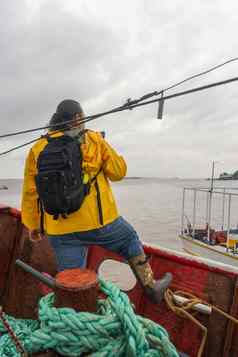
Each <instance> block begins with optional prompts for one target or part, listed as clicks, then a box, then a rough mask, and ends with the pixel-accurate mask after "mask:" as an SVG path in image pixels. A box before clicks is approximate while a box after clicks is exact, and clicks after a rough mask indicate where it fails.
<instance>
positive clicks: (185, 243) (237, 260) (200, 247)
mask: <svg viewBox="0 0 238 357" xmlns="http://www.w3.org/2000/svg"><path fill="white" fill-rule="evenodd" d="M179 238H180V240H181V242H182V247H183V250H184V251H185V252H186V253H189V254H192V255H194V256H198V257H204V258H207V259H211V260H214V261H218V262H221V263H223V264H229V265H233V266H236V267H238V256H237V255H231V254H228V253H226V252H225V250H224V248H221V249H220V250H219V248H220V247H216V246H211V245H208V244H205V243H203V242H200V241H198V240H195V239H193V238H191V237H186V236H182V235H181V236H180V237H179Z"/></svg>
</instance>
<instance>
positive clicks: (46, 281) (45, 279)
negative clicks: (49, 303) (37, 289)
mask: <svg viewBox="0 0 238 357" xmlns="http://www.w3.org/2000/svg"><path fill="white" fill-rule="evenodd" d="M15 263H16V265H17V266H19V267H20V268H22V269H23V270H24V271H26V272H27V273H30V274H32V275H33V276H34V277H35V278H36V279H38V280H40V281H41V282H42V283H44V284H46V285H47V286H49V287H50V288H53V289H54V288H55V287H56V281H55V279H54V278H50V277H46V276H45V275H43V274H41V273H40V272H39V271H38V270H36V269H34V268H32V267H31V266H30V265H28V264H26V263H24V262H23V261H21V260H20V259H17V260H16V262H15Z"/></svg>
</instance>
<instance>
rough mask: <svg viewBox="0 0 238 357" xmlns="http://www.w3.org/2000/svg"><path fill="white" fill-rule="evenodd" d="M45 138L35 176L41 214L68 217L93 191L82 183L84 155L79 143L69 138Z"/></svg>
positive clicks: (55, 217) (64, 136)
mask: <svg viewBox="0 0 238 357" xmlns="http://www.w3.org/2000/svg"><path fill="white" fill-rule="evenodd" d="M46 138H47V140H48V144H47V145H46V147H45V148H44V149H43V151H42V152H41V153H40V155H39V158H38V160H37V169H38V174H37V175H36V188H37V192H38V195H39V203H40V208H41V215H42V216H43V211H45V212H47V213H48V214H50V215H53V217H54V219H57V218H58V217H59V216H60V215H61V216H62V217H63V218H66V217H67V215H68V214H70V213H72V212H75V211H77V210H78V209H79V208H80V207H81V205H82V203H83V201H84V198H85V197H86V195H87V194H88V193H89V189H90V185H89V183H86V184H85V183H83V172H82V161H83V157H82V152H81V148H80V144H79V142H78V140H77V139H75V138H72V137H70V136H66V135H62V136H60V137H54V138H53V137H50V136H46Z"/></svg>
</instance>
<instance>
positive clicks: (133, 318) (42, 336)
mask: <svg viewBox="0 0 238 357" xmlns="http://www.w3.org/2000/svg"><path fill="white" fill-rule="evenodd" d="M100 289H101V291H102V292H103V293H104V294H105V295H107V299H105V300H102V299H100V300H98V311H97V312H98V313H97V314H92V313H87V312H76V311H75V310H73V309H70V308H59V309H57V308H55V307H53V304H54V294H53V293H51V294H48V295H46V296H45V297H43V298H42V299H41V300H40V302H39V321H35V320H21V319H14V318H13V317H10V316H7V315H5V318H6V319H7V321H8V323H9V325H10V326H11V327H12V329H13V330H14V333H15V335H16V336H17V338H19V340H20V341H21V343H22V345H23V346H24V349H25V350H26V351H27V352H28V353H33V352H39V351H44V350H47V349H53V350H55V351H57V352H58V353H60V354H62V355H65V356H72V357H74V356H80V355H81V354H83V353H88V354H89V355H90V356H92V357H113V356H118V357H120V356H121V357H125V356H128V357H179V355H178V353H177V351H176V348H175V347H174V345H173V344H172V343H171V342H170V340H169V336H168V333H167V331H166V330H165V329H164V328H163V327H161V326H160V325H158V324H156V323H155V322H153V321H151V320H149V319H146V318H143V317H141V316H139V315H136V314H135V313H134V311H133V308H132V305H131V303H130V301H129V298H128V296H127V295H126V294H125V293H123V292H121V291H120V289H119V288H118V287H116V286H115V285H113V284H112V283H110V282H106V281H104V280H100ZM0 333H3V334H4V335H2V337H0V356H1V357H10V356H11V357H17V356H20V354H19V353H18V352H17V350H16V347H15V345H14V343H13V341H12V339H11V337H10V336H9V335H8V334H6V331H5V328H4V326H3V324H2V323H1V322H0Z"/></svg>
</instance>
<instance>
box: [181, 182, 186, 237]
mask: <svg viewBox="0 0 238 357" xmlns="http://www.w3.org/2000/svg"><path fill="white" fill-rule="evenodd" d="M185 191H186V188H184V189H183V200H182V217H181V234H182V235H184V206H185Z"/></svg>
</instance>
